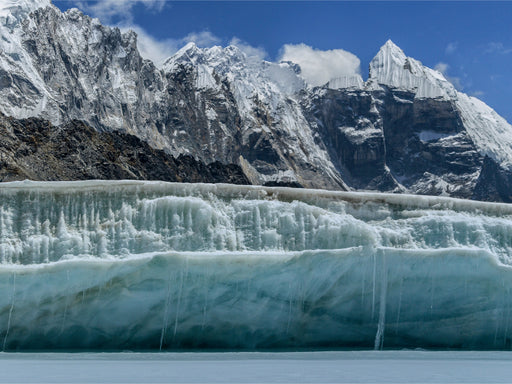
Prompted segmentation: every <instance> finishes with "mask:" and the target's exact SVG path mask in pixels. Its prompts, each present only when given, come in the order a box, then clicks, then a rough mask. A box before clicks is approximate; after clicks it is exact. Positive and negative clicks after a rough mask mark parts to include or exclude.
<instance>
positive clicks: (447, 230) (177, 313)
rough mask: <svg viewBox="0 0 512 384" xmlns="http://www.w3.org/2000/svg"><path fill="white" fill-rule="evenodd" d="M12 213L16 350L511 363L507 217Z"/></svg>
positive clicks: (428, 200)
mask: <svg viewBox="0 0 512 384" xmlns="http://www.w3.org/2000/svg"><path fill="white" fill-rule="evenodd" d="M0 200H1V206H2V209H1V211H0V257H1V264H0V290H1V292H2V293H3V294H2V295H0V346H1V347H2V350H28V349H97V350H102V349H108V350H120V349H144V350H146V349H179V348H240V349H257V348H310V347H331V348H332V347H363V348H383V347H384V348H392V347H393V348H398V347H425V348H428V347H433V348H478V349H509V348H510V347H511V335H512V329H511V327H510V317H511V316H510V311H511V308H512V296H511V292H510V290H511V287H512V270H511V267H510V264H511V258H510V255H511V250H512V220H511V218H512V207H511V206H509V205H505V204H491V203H479V202H472V201H464V200H456V199H449V198H435V197H425V196H407V195H385V194H369V193H348V192H327V191H312V190H294V189H286V188H262V187H237V186H230V185H209V184H171V183H160V182H153V183H149V182H146V183H144V182H70V183H33V182H22V183H7V184H3V185H2V188H1V189H0Z"/></svg>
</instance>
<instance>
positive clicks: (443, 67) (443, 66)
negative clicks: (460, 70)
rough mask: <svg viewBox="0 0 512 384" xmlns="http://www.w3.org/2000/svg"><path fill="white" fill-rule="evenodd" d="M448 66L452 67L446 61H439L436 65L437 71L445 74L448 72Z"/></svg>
mask: <svg viewBox="0 0 512 384" xmlns="http://www.w3.org/2000/svg"><path fill="white" fill-rule="evenodd" d="M448 68H450V66H449V65H448V64H446V63H437V64H436V66H435V67H434V69H435V70H436V71H438V72H441V73H442V74H443V75H444V74H446V72H447V71H448Z"/></svg>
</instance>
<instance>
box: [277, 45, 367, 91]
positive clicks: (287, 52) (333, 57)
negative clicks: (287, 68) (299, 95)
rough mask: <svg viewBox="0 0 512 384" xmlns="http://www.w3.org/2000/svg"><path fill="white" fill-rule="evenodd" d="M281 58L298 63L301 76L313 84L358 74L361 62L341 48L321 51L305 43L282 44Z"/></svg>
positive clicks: (321, 83)
mask: <svg viewBox="0 0 512 384" xmlns="http://www.w3.org/2000/svg"><path fill="white" fill-rule="evenodd" d="M281 60H282V61H292V62H294V63H297V64H299V65H300V68H301V70H302V76H303V77H304V79H305V80H306V81H307V82H308V83H309V84H311V85H313V86H318V85H323V84H325V83H327V82H328V81H329V80H331V79H332V78H335V77H340V76H344V75H355V74H359V73H360V64H361V61H360V60H359V58H358V57H357V56H355V55H354V54H352V53H350V52H347V51H344V50H343V49H333V50H329V51H321V50H318V49H314V48H312V47H310V46H308V45H305V44H297V45H292V44H286V45H284V46H283V48H282V55H281Z"/></svg>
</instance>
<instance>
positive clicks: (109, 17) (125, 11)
mask: <svg viewBox="0 0 512 384" xmlns="http://www.w3.org/2000/svg"><path fill="white" fill-rule="evenodd" d="M138 4H142V5H144V6H145V7H146V8H147V9H149V10H153V11H157V12H160V11H162V10H163V9H164V7H165V6H166V2H165V1H161V0H99V1H96V2H91V1H87V0H78V1H76V5H77V7H78V8H80V9H81V10H82V11H83V12H84V13H86V14H88V15H91V16H93V17H97V18H98V19H100V20H101V22H102V23H105V24H110V23H112V21H113V20H114V19H115V20H120V21H121V22H122V23H124V24H127V23H132V22H133V12H134V8H135V6H136V5H138Z"/></svg>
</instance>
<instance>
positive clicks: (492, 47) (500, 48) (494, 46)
mask: <svg viewBox="0 0 512 384" xmlns="http://www.w3.org/2000/svg"><path fill="white" fill-rule="evenodd" d="M484 52H485V53H498V54H501V55H508V54H509V53H512V48H509V47H505V46H504V45H503V43H501V42H496V41H492V42H490V43H489V44H487V47H486V49H485V51H484Z"/></svg>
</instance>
